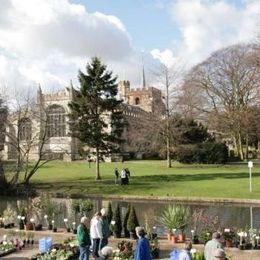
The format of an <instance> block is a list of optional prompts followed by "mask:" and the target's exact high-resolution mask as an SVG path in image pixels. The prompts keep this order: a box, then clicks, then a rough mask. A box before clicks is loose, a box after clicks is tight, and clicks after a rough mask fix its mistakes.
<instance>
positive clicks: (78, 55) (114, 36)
mask: <svg viewBox="0 0 260 260" xmlns="http://www.w3.org/2000/svg"><path fill="white" fill-rule="evenodd" d="M3 3H4V4H2V3H1V8H0V84H5V85H7V86H9V87H11V88H20V87H21V86H24V87H27V86H29V85H34V86H37V85H38V83H41V84H42V85H43V87H44V88H49V89H50V88H54V87H55V86H56V87H61V86H63V87H64V85H68V84H69V80H70V79H74V82H77V71H78V69H79V68H81V69H83V70H84V67H85V64H86V62H87V61H89V58H90V57H93V56H99V57H101V58H102V60H104V61H105V63H109V64H110V63H113V64H122V63H124V62H125V64H126V66H127V64H128V63H129V62H128V60H129V59H130V58H131V56H132V55H133V52H134V50H133V47H132V46H131V39H130V36H129V35H128V33H127V31H126V29H125V27H124V25H123V24H122V23H121V21H120V20H119V19H118V18H117V17H115V16H111V15H104V14H102V13H98V12H97V13H89V12H88V11H87V10H86V9H85V7H84V6H82V5H77V4H72V3H69V1H68V0H23V1H20V0H5V1H3ZM121 66H122V65H121ZM118 67H119V66H118ZM112 69H113V68H112Z"/></svg>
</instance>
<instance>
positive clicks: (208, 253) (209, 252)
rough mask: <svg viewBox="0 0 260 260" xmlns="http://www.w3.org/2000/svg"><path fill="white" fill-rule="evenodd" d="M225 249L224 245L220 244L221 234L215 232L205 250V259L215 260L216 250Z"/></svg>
mask: <svg viewBox="0 0 260 260" xmlns="http://www.w3.org/2000/svg"><path fill="white" fill-rule="evenodd" d="M218 248H221V249H224V248H223V245H222V243H221V242H220V233H218V232H214V233H213V234H212V239H211V240H209V241H208V242H207V243H206V245H205V249H204V257H205V259H206V260H215V259H216V258H215V251H216V249H218Z"/></svg>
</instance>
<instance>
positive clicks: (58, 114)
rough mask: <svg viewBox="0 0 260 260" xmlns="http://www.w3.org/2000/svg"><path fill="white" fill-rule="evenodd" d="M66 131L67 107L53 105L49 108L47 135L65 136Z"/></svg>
mask: <svg viewBox="0 0 260 260" xmlns="http://www.w3.org/2000/svg"><path fill="white" fill-rule="evenodd" d="M65 132H66V122H65V109H64V108H63V107H62V106H58V105H52V106H50V107H49V108H48V109H47V136H48V137H63V136H65Z"/></svg>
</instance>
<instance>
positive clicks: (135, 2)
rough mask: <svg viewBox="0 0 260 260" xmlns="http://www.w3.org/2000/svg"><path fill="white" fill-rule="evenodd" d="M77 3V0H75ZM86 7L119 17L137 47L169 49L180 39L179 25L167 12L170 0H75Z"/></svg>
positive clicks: (92, 10) (91, 10)
mask: <svg viewBox="0 0 260 260" xmlns="http://www.w3.org/2000/svg"><path fill="white" fill-rule="evenodd" d="M73 2H74V1H73ZM75 2H76V3H77V2H78V3H81V4H83V5H84V6H86V9H87V10H89V11H90V12H97V11H98V12H103V13H105V14H109V15H115V16H117V17H119V18H120V20H121V21H122V22H123V24H124V25H125V26H126V28H127V30H128V32H129V33H130V35H131V38H132V40H133V43H134V46H135V47H136V48H139V49H145V50H151V49H154V48H166V47H169V46H170V45H171V42H172V40H173V39H176V38H179V37H180V34H179V31H178V28H177V27H176V26H174V22H173V20H172V19H171V16H170V13H169V12H168V11H167V9H168V7H169V5H170V4H171V1H169V0H167V1H149V0H146V1H144V0H132V1H131V0H121V1H120V0H115V1H108V0H95V1H93V0H85V1H75Z"/></svg>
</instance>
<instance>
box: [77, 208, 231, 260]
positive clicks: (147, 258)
mask: <svg viewBox="0 0 260 260" xmlns="http://www.w3.org/2000/svg"><path fill="white" fill-rule="evenodd" d="M109 235H110V230H109V221H108V217H107V215H106V210H105V209H104V208H103V209H101V210H100V211H99V212H97V213H95V215H94V216H93V218H92V219H91V220H89V218H88V217H82V218H81V223H80V224H79V226H78V228H77V240H78V244H79V250H80V255H79V260H89V256H90V253H91V252H92V256H93V257H94V259H98V260H106V259H109V258H110V257H111V256H112V254H113V248H112V247H109V246H108V237H109ZM136 235H137V237H138V241H137V244H136V248H135V254H134V259H135V260H151V259H152V257H151V252H150V250H151V248H150V244H149V240H148V239H147V238H146V237H145V235H146V233H145V230H144V228H143V227H136ZM191 249H192V243H191V241H186V242H185V243H184V248H183V249H182V250H180V251H179V252H178V254H176V251H173V252H172V253H171V255H170V257H171V258H170V259H171V260H193V258H192V254H191ZM204 258H205V260H224V259H226V258H225V252H224V248H223V245H222V243H221V242H220V233H218V232H215V233H213V235H212V239H211V240H210V241H208V242H207V243H206V245H205V249H204Z"/></svg>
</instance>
